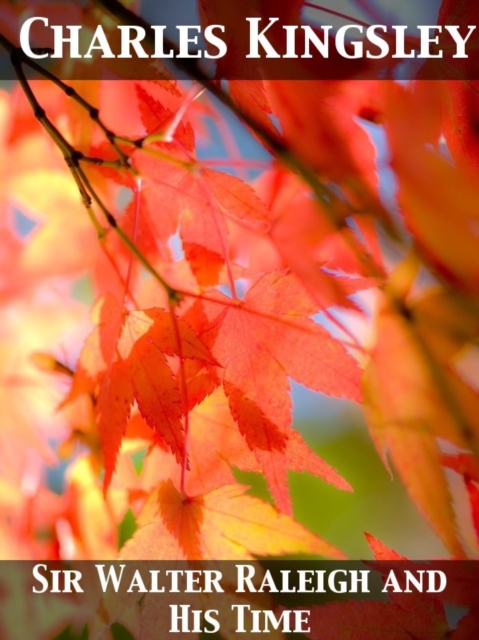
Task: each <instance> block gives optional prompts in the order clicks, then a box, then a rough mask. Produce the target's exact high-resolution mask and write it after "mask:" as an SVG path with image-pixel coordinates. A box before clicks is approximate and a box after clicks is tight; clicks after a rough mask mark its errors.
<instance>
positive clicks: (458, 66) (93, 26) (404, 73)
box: [0, 0, 479, 80]
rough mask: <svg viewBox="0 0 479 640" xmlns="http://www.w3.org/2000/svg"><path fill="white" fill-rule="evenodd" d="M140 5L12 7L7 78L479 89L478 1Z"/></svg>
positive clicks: (112, 1)
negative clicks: (428, 84) (383, 82)
mask: <svg viewBox="0 0 479 640" xmlns="http://www.w3.org/2000/svg"><path fill="white" fill-rule="evenodd" d="M138 4H139V3H134V2H130V1H128V0H124V1H123V3H122V2H119V1H118V0H83V1H82V2H80V1H79V2H67V1H66V0H57V1H56V2H54V1H50V2H41V1H32V0H28V1H27V0H15V1H13V0H4V1H3V2H2V3H1V7H0V33H1V36H0V45H1V47H0V48H1V53H0V78H1V79H3V80H11V79H14V78H15V77H17V76H18V68H19V65H21V66H22V67H23V68H24V70H25V73H26V74H27V76H29V77H39V76H40V77H41V76H42V69H46V70H48V71H49V72H51V73H53V74H54V75H56V76H57V77H59V78H61V79H64V80H65V79H71V80H72V79H108V78H124V79H138V80H140V79H158V78H165V77H168V78H184V77H192V78H196V79H198V80H205V79H207V78H215V79H226V80H251V79H265V80H274V79H331V80H333V79H349V78H364V79H378V78H379V79H381V78H391V77H393V78H398V79H411V78H416V77H421V78H424V79H438V78H442V79H463V80H474V79H479V11H478V9H477V4H476V3H475V2H474V1H473V0H460V1H458V2H452V1H451V0H443V2H440V1H439V0H428V1H426V2H421V3H418V2H416V0H404V2H401V3H394V5H397V6H394V7H392V3H391V2H386V0H382V1H381V0H378V1H377V2H374V3H373V2H363V1H361V2H359V1H358V0H349V1H348V0H345V2H342V3H340V5H338V3H333V2H326V3H320V2H319V1H316V0H312V1H311V2H309V1H306V0H303V1H300V2H277V3H276V2H275V3H272V2H264V3H257V2H253V1H252V0H248V1H245V2H228V3H226V2H224V1H220V0H201V2H198V3H197V2H194V1H193V0H166V1H163V2H143V3H141V11H139V12H138V11H136V6H137V5H138ZM339 9H340V10H339ZM12 56H13V58H12Z"/></svg>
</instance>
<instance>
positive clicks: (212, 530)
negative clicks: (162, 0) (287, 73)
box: [0, 0, 479, 559]
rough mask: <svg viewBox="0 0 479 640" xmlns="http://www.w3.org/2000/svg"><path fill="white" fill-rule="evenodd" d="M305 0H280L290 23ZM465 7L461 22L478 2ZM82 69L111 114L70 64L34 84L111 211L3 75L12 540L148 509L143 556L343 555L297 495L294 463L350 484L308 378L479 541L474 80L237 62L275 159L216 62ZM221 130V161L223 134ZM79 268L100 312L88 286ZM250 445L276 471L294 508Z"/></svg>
mask: <svg viewBox="0 0 479 640" xmlns="http://www.w3.org/2000/svg"><path fill="white" fill-rule="evenodd" d="M20 4H21V3H20ZM301 4H302V3H300V2H295V3H282V7H283V9H284V12H285V16H283V17H284V19H285V21H286V22H288V23H289V24H292V23H294V22H295V21H296V22H299V20H300V13H299V12H300V8H301ZM265 5H268V3H267V2H266V3H265ZM286 5H288V10H287V11H286ZM451 5H452V3H450V2H444V3H443V6H442V10H441V15H440V20H441V21H442V22H443V23H445V22H447V21H452V22H453V23H454V24H458V23H459V22H460V21H461V20H462V19H463V18H462V17H461V19H460V20H459V18H457V16H455V15H454V14H452V13H451V11H452V8H451ZM471 6H472V4H471ZM200 8H201V17H202V20H203V22H204V23H208V22H212V23H214V22H220V23H225V22H227V21H228V20H233V21H234V20H235V17H234V14H233V13H230V9H229V7H228V12H227V14H225V13H224V7H223V4H222V3H220V2H213V1H208V2H207V1H206V0H204V1H202V2H201V3H200ZM264 10H265V14H267V13H268V7H267V6H265V7H264ZM11 11H12V12H14V11H18V8H16V9H14V8H12V9H11ZM242 11H245V12H246V14H248V11H252V9H251V7H250V6H249V4H248V3H246V4H245V6H244V8H243V9H242ZM467 19H469V18H467ZM467 19H466V18H464V23H467ZM73 22H74V20H73ZM230 49H231V50H234V47H233V46H232V47H230ZM224 64H225V65H228V64H233V63H232V62H231V61H228V59H225V61H224ZM223 71H224V73H227V70H223ZM73 84H74V85H75V88H76V90H77V91H78V93H79V94H80V95H81V96H82V97H83V98H84V99H85V100H86V101H88V103H90V104H91V105H94V106H98V107H99V113H100V117H101V121H102V123H104V125H105V127H104V128H103V129H102V127H101V126H98V122H97V121H96V119H95V118H91V114H90V113H89V111H88V110H86V109H84V108H82V106H81V105H80V104H78V101H75V99H72V98H71V97H69V96H67V95H66V94H65V92H62V91H61V88H59V87H58V86H54V85H53V84H52V83H51V82H47V81H35V82H31V83H30V86H31V89H32V91H33V93H34V95H35V98H36V100H37V101H38V102H39V104H41V106H42V107H43V108H44V109H45V111H46V113H47V115H48V118H49V121H50V122H51V123H52V124H53V126H54V127H55V128H56V130H57V131H58V132H60V134H61V136H63V137H64V138H65V139H66V140H67V141H68V143H69V144H70V145H71V146H72V148H74V149H76V150H78V151H80V152H81V154H83V155H82V156H81V158H82V159H84V158H90V159H91V158H95V159H96V161H95V162H90V163H89V164H87V163H85V164H83V165H82V167H83V171H84V175H86V176H87V180H88V183H87V184H88V187H89V189H90V195H92V194H93V195H94V197H93V200H94V206H93V211H94V213H93V216H95V219H96V226H97V228H96V229H95V224H92V220H91V215H92V210H91V209H90V210H89V213H90V217H89V215H87V213H88V212H87V211H86V210H85V208H84V207H83V204H82V202H81V200H80V198H79V196H78V190H77V185H76V184H75V181H74V180H73V179H72V176H71V175H70V173H69V171H68V169H67V167H65V165H64V162H63V159H62V158H61V155H60V154H59V152H58V149H57V148H56V146H55V143H54V141H53V140H51V139H50V138H49V137H48V135H47V132H46V131H44V130H42V128H41V127H40V126H39V124H38V122H37V121H36V120H35V118H34V115H33V112H32V109H31V104H28V102H27V100H26V98H25V95H24V89H25V87H20V86H16V87H15V88H14V90H13V91H12V93H10V94H7V93H2V94H1V95H0V144H1V145H2V151H1V156H0V173H1V181H2V185H3V189H2V193H1V198H2V201H1V207H2V209H1V212H2V213H1V228H2V233H1V238H0V243H1V252H0V256H1V261H2V266H3V269H2V273H3V276H2V289H1V292H0V300H1V303H2V317H3V318H4V319H3V321H2V328H1V334H0V338H1V343H0V350H1V354H2V358H1V364H0V393H1V394H2V402H1V405H0V406H1V411H2V420H1V429H0V438H2V441H3V442H4V447H3V448H4V449H5V450H6V451H8V456H6V457H5V460H4V461H2V465H1V468H0V473H1V475H0V483H1V485H0V486H1V487H2V492H1V496H0V531H1V533H2V535H1V536H0V553H1V555H2V556H4V557H39V556H45V557H70V558H71V557H74V558H92V557H103V558H107V557H116V556H117V555H118V548H117V546H118V543H117V530H118V525H119V523H120V522H121V521H122V520H123V518H124V517H125V514H126V513H127V512H129V510H130V511H131V512H133V514H134V516H135V518H136V521H137V524H140V525H141V527H140V528H139V529H138V531H137V533H136V534H135V535H134V536H133V538H132V539H131V540H129V541H128V542H127V544H126V545H125V546H124V547H123V548H122V549H121V550H120V556H121V557H129V558H175V559H176V558H185V559H201V558H234V559H237V558H250V557H253V556H263V555H280V554H284V553H315V554H319V555H325V556H331V557H339V556H341V552H340V551H338V550H336V549H335V548H334V547H332V546H331V545H330V544H329V543H327V542H324V541H322V540H320V539H319V538H318V537H316V536H314V535H313V534H311V533H309V532H308V531H306V530H305V529H304V527H302V526H301V525H300V524H299V523H297V522H295V521H294V519H293V518H292V510H291V500H290V497H289V490H288V470H291V471H305V472H309V473H312V474H315V475H317V476H319V477H321V478H323V479H324V480H325V481H326V482H329V483H331V484H333V485H335V486H336V487H337V488H338V489H342V490H350V489H351V487H350V486H349V485H348V483H347V482H346V480H344V479H343V478H342V477H340V476H339V474H338V473H337V472H336V471H335V470H334V469H333V468H331V467H330V466H329V465H328V464H327V463H326V462H324V461H323V460H321V459H320V458H318V456H316V455H315V454H314V453H313V452H312V451H311V450H310V449H309V447H308V446H307V445H306V443H305V442H304V441H303V439H302V437H301V436H300V435H299V434H298V433H297V432H296V431H294V430H293V429H292V427H291V421H292V408H291V396H290V382H289V380H290V379H291V380H295V381H297V382H299V383H301V384H303V385H305V386H307V387H308V388H310V389H314V390H315V391H318V392H322V393H325V394H327V395H330V396H334V397H337V398H346V399H349V400H351V401H354V402H357V403H363V405H364V408H365V414H366V418H367V422H368V425H369V428H370V432H371V436H372V438H373V440H374V442H375V445H376V447H377V449H378V452H379V453H380V455H381V456H382V457H383V460H384V462H385V464H386V465H387V464H388V462H387V460H388V456H389V458H390V460H391V461H392V464H393V466H394V467H395V469H396V470H397V473H398V474H399V476H400V477H401V479H402V481H403V482H404V484H405V485H406V487H407V489H408V491H409V494H410V496H411V498H412V500H414V502H415V503H416V505H417V506H418V508H419V509H420V510H421V511H422V513H423V514H424V515H425V516H426V518H427V519H428V520H429V522H430V524H431V525H432V526H433V528H434V529H435V531H436V532H437V534H438V536H439V537H440V538H441V539H442V541H443V543H444V545H445V546H446V548H447V549H448V550H449V552H450V553H451V555H452V556H454V557H465V556H467V555H468V554H470V553H473V550H474V548H475V545H476V544H477V543H476V541H475V540H474V539H473V536H469V537H470V538H471V539H466V538H467V532H465V531H458V527H457V525H456V521H455V512H454V507H453V502H452V498H451V491H450V487H449V482H448V477H447V474H446V468H447V467H452V468H453V469H454V470H455V471H458V472H459V473H461V474H462V475H463V477H464V479H465V484H466V488H467V491H468V494H469V497H470V502H471V506H472V512H473V514H472V519H473V522H474V525H475V527H476V532H477V529H478V524H477V521H478V489H477V486H478V485H477V481H478V478H479V474H478V472H477V469H476V466H475V465H476V452H477V450H478V441H479V395H478V392H477V387H476V386H475V384H474V382H475V374H476V371H477V352H476V349H477V348H476V344H477V339H478V333H479V307H478V303H477V293H478V288H479V263H478V260H479V257H478V256H479V251H478V244H479V241H478V233H477V232H478V228H479V227H478V224H479V216H478V212H477V203H478V202H479V189H478V186H477V183H476V181H475V180H474V173H475V171H477V157H478V153H477V149H478V141H477V126H476V121H475V110H476V103H477V94H476V90H477V86H476V85H475V83H461V82H460V81H456V82H441V81H437V82H435V83H429V82H422V81H417V82H413V83H409V84H408V85H405V84H398V83H395V82H393V81H368V82H365V81H357V80H348V81H341V82H339V81H305V80H304V81H301V82H297V81H288V80H275V81H262V80H248V81H237V82H232V83H230V86H229V91H230V93H229V95H230V99H231V101H232V103H233V104H234V105H236V107H237V109H238V110H240V111H242V112H243V113H244V114H246V116H247V119H248V120H249V121H251V120H254V121H255V122H256V124H257V126H256V127H255V132H254V135H255V137H256V139H257V140H256V143H257V144H259V145H263V147H264V149H263V150H262V156H261V157H263V158H266V159H265V160H264V161H261V162H258V161H251V162H250V161H248V159H246V158H243V157H241V154H240V152H239V150H238V148H237V144H236V141H235V140H234V136H233V135H232V133H231V131H230V130H229V128H228V124H227V121H226V120H225V116H224V111H223V110H222V109H220V108H219V107H218V105H217V103H216V102H215V101H214V100H210V99H209V97H208V95H207V92H206V93H202V91H201V90H200V87H199V86H196V85H195V83H192V84H191V86H188V87H186V88H185V87H183V86H181V85H180V84H179V83H176V82H174V81H167V80H165V81H149V82H147V81H142V82H105V83H102V82H94V81H89V82H85V83H80V82H78V83H73ZM118 105H122V107H121V108H119V107H118ZM367 121H369V122H367ZM372 123H373V124H372ZM373 126H374V127H376V128H378V129H379V128H381V129H382V131H383V133H384V136H385V139H386V145H387V150H388V158H389V162H390V169H391V171H392V172H393V174H394V178H395V182H396V184H397V189H396V191H395V193H394V194H389V198H388V202H389V204H388V206H389V207H390V208H393V206H392V204H391V203H392V202H393V201H394V208H395V210H394V212H393V213H391V212H390V211H389V210H388V206H386V205H385V204H384V202H383V199H382V197H381V195H380V180H379V178H378V160H377V149H376V146H375V145H374V144H373V142H372V140H371V136H370V130H371V127H373ZM105 128H106V129H107V130H108V131H110V132H112V133H113V135H112V136H110V139H106V138H105V135H104V134H105ZM260 130H261V131H262V132H263V135H260ZM212 131H214V133H215V135H216V136H219V137H220V138H221V142H222V144H223V145H224V147H225V150H226V156H227V157H226V158H225V159H223V160H219V159H218V158H208V157H206V156H207V153H206V151H205V145H204V142H205V140H206V141H208V140H209V138H210V137H211V133H212ZM107 138H108V136H107ZM140 140H141V144H135V141H136V142H137V141H140ZM278 148H280V149H281V150H282V153H281V154H278V153H276V154H275V151H274V150H275V149H278ZM199 151H201V153H199ZM448 154H450V155H448ZM279 155H281V157H276V156H279ZM451 156H452V157H451ZM125 158H127V161H126V162H125V161H124V159H125ZM118 159H120V160H122V159H123V161H122V162H118ZM251 168H254V169H258V168H259V169H260V172H259V173H260V175H259V176H257V177H255V179H254V180H253V179H251V175H252V173H251V171H250V169H251ZM99 202H101V206H97V205H98V204H99ZM18 211H21V212H22V213H23V214H24V215H26V216H27V217H28V219H29V221H30V224H31V226H32V229H31V230H29V231H28V233H26V232H25V230H23V231H21V232H19V230H18ZM108 212H110V214H111V215H114V217H115V219H116V222H115V223H114V224H112V220H111V215H109V214H108ZM99 228H100V229H102V232H101V233H98V229H99ZM119 230H120V231H119ZM380 238H381V240H380ZM125 239H126V240H125ZM138 258H139V259H138ZM79 278H81V280H80V282H83V283H85V282H88V285H89V286H90V287H91V288H92V289H93V292H94V295H93V298H94V304H93V305H92V308H91V309H90V308H89V305H87V304H85V302H84V297H83V299H82V298H80V301H78V299H77V301H75V300H74V296H73V295H72V290H73V289H72V288H73V287H74V286H76V285H77V284H78V282H79ZM366 290H367V291H368V292H369V293H368V295H367V296H365V295H362V292H364V291H366ZM371 292H372V293H371ZM356 294H359V295H356ZM77 298H78V296H77ZM81 300H83V301H81ZM365 300H369V301H370V300H373V301H374V304H373V305H372V307H373V311H372V313H371V312H370V311H365V310H364V304H362V303H364V301H365ZM361 302H362V303H361ZM318 314H321V316H320V317H321V322H318V321H317V316H318ZM89 316H90V317H91V322H90V321H89V320H88V317H89ZM359 326H367V327H369V330H368V332H367V335H365V333H364V332H363V333H362V334H361V335H360V336H359V335H357V334H358V332H357V327H359ZM326 327H331V328H332V330H331V331H329V330H328V329H327V328H326ZM45 370H47V371H45ZM52 442H55V443H57V442H61V443H62V444H61V448H60V453H61V455H62V456H63V457H64V458H66V460H68V470H67V472H66V476H65V484H66V486H65V490H64V491H63V493H62V495H61V496H58V495H56V494H54V493H53V492H52V491H51V490H50V489H49V488H48V486H47V485H46V483H45V482H44V478H43V476H42V474H43V465H44V462H45V461H46V462H47V463H49V464H52V463H54V461H55V457H56V456H55V453H54V451H53V449H52V446H51V444H50V443H52ZM145 450H146V451H147V453H146V456H145V458H144V461H143V464H142V466H141V470H140V472H139V473H137V472H136V471H135V468H134V464H133V456H134V454H135V453H138V452H144V451H145ZM451 452H452V453H451ZM465 452H466V453H465ZM449 454H451V455H449ZM452 454H454V455H452ZM233 467H236V468H238V469H241V470H244V471H254V472H260V473H261V474H263V476H264V477H265V479H266V481H267V484H268V488H269V490H270V492H271V495H272V497H273V499H274V502H275V507H273V506H271V505H269V504H267V503H263V502H261V501H260V500H258V499H256V498H253V497H251V496H249V495H247V494H246V489H247V487H244V486H242V485H239V484H238V483H237V482H236V481H235V477H234V474H233V472H232V468H233Z"/></svg>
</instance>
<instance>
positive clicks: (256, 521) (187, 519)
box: [121, 481, 342, 560]
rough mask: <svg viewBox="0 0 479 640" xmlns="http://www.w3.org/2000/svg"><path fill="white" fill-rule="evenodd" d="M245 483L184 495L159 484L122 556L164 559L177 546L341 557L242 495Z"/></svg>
mask: <svg viewBox="0 0 479 640" xmlns="http://www.w3.org/2000/svg"><path fill="white" fill-rule="evenodd" d="M245 491H246V487H243V486H241V485H227V486H224V487H221V488H220V489H217V490H215V491H212V492H211V493H207V494H205V495H203V496H196V497H194V498H186V497H185V496H182V495H181V494H180V493H179V492H178V491H177V490H176V489H175V488H174V487H173V485H172V483H171V481H167V482H165V483H163V484H162V485H161V486H160V488H159V490H158V492H156V493H155V494H153V497H152V499H150V501H149V503H148V505H147V506H146V508H145V510H144V512H143V514H142V515H141V516H140V519H139V521H140V523H141V527H140V528H139V529H138V531H137V532H136V534H135V535H134V537H133V538H132V540H131V541H130V542H128V543H127V544H126V545H125V547H124V549H123V551H122V554H121V555H122V557H123V558H125V559H128V558H135V559H138V558H141V559H148V558H155V559H158V558H163V557H164V554H165V550H166V551H167V553H169V551H168V550H169V549H171V548H172V547H175V546H177V547H179V548H180V549H181V554H182V556H183V557H184V558H187V559H196V560H199V559H206V560H213V559H215V560H218V559H221V560H249V559H252V558H254V557H255V556H280V555H283V554H301V553H303V554H317V555H323V556H327V557H333V558H340V557H342V554H341V552H340V551H338V550H337V549H335V548H334V547H332V546H331V545H329V544H328V543H327V542H324V541H323V540H321V539H320V538H318V537H317V536H315V535H314V534H312V533H310V532H309V531H307V530H306V529H305V528H304V527H303V526H302V525H300V524H298V523H297V522H295V521H294V520H293V519H292V518H290V517H289V516H286V515H284V514H281V513H279V512H278V511H277V510H276V509H275V508H274V507H272V506H271V505H270V504H268V503H265V502H262V501H261V500H258V499H257V498H253V497H251V496H247V495H245Z"/></svg>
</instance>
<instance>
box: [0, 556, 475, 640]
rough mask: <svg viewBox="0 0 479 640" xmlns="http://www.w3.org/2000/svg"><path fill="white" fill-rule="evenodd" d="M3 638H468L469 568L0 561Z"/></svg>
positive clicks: (471, 608) (448, 564)
mask: <svg viewBox="0 0 479 640" xmlns="http://www.w3.org/2000/svg"><path fill="white" fill-rule="evenodd" d="M0 603H1V609H0V637H1V638H2V640H26V639H29V640H54V639H57V640H79V639H81V640H132V639H134V640H167V639H169V638H171V639H173V638H177V639H183V638H184V639H186V638H190V639H192V638H198V637H210V638H213V637H214V638H224V639H225V640H228V639H229V638H234V637H237V635H239V636H240V637H250V636H251V635H255V636H256V635H257V634H266V636H265V637H271V638H275V639H276V638H281V637H297V638H310V639H311V640H382V639H384V640H387V639H389V638H391V639H394V640H403V639H404V640H446V639H448V640H469V639H470V640H473V639H474V638H477V637H478V634H479V562H475V561H468V562H462V561H461V562H459V561H429V562H421V561H419V562H409V561H394V562H393V561H387V562H386V561H383V562H369V561H364V562H346V561H340V562H331V561H327V562H326V561H325V562H320V561H296V560H295V561H284V560H282V561H268V562H260V561H254V562H222V561H216V562H212V561H210V562H201V563H200V562H161V561H158V562H152V561H148V562H133V561H130V562H121V561H115V562H100V561H97V562H71V563H67V562H40V561H39V562H14V561H9V562H3V563H2V564H1V573H0Z"/></svg>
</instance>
